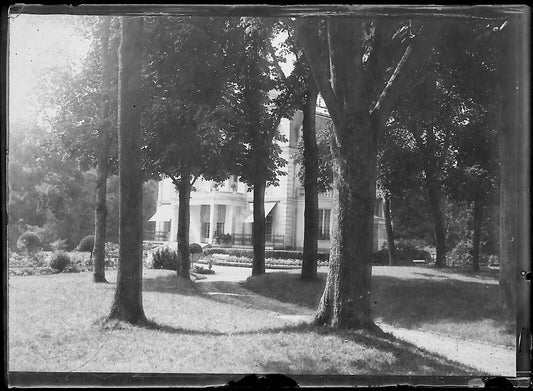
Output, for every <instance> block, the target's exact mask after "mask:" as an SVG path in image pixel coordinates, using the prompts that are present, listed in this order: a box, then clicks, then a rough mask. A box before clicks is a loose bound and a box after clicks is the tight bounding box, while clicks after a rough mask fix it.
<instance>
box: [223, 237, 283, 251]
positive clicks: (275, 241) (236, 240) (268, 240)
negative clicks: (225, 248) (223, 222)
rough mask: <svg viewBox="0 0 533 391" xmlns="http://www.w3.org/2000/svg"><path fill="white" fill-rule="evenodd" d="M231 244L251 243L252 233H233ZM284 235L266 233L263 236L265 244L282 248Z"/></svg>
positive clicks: (242, 244) (247, 244)
mask: <svg viewBox="0 0 533 391" xmlns="http://www.w3.org/2000/svg"><path fill="white" fill-rule="evenodd" d="M231 236H232V241H231V244H237V245H241V246H251V245H252V234H233V235H231ZM284 242H285V236H284V235H268V236H265V245H267V246H272V247H273V248H284V245H285V243H284Z"/></svg>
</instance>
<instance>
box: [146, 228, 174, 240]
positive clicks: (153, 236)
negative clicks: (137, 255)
mask: <svg viewBox="0 0 533 391" xmlns="http://www.w3.org/2000/svg"><path fill="white" fill-rule="evenodd" d="M169 238H170V232H169V231H149V230H148V231H144V240H153V241H156V242H168V240H169Z"/></svg>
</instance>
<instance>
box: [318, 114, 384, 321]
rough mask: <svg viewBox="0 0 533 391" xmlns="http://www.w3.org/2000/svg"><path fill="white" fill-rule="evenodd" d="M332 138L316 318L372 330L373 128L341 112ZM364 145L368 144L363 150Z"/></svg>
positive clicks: (354, 116)
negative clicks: (328, 218) (329, 212)
mask: <svg viewBox="0 0 533 391" xmlns="http://www.w3.org/2000/svg"><path fill="white" fill-rule="evenodd" d="M341 126H342V127H339V126H338V125H336V129H337V132H338V134H339V135H342V139H343V141H344V142H343V144H341V145H339V144H337V142H336V140H335V137H334V136H332V139H331V145H332V148H331V149H332V155H333V187H334V209H333V216H334V219H333V225H334V228H333V231H332V238H331V250H330V261H329V262H330V269H329V273H328V277H327V282H326V287H325V290H324V294H323V296H322V299H321V302H320V305H319V308H318V312H317V315H316V318H315V322H316V323H318V324H329V325H331V326H334V327H339V328H370V329H371V328H374V327H375V324H374V322H373V320H372V315H371V307H370V291H371V280H372V243H373V227H374V206H375V201H376V160H377V140H376V137H375V133H374V131H373V130H374V129H373V126H371V122H370V121H369V120H368V118H367V120H366V121H365V119H364V118H361V117H360V116H358V115H357V114H349V113H346V114H345V122H344V124H342V125H341ZM366 147H368V148H366Z"/></svg>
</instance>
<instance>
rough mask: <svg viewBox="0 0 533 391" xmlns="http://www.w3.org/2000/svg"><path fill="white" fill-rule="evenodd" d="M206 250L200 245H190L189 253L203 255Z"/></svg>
mask: <svg viewBox="0 0 533 391" xmlns="http://www.w3.org/2000/svg"><path fill="white" fill-rule="evenodd" d="M203 252H204V250H203V249H202V246H200V245H199V244H198V243H189V253H190V254H202V253H203Z"/></svg>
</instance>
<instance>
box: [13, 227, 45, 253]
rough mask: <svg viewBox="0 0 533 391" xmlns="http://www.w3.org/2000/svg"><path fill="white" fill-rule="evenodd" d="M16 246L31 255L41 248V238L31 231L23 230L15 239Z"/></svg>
mask: <svg viewBox="0 0 533 391" xmlns="http://www.w3.org/2000/svg"><path fill="white" fill-rule="evenodd" d="M17 247H18V248H19V249H21V250H24V251H26V252H27V253H28V254H30V255H31V254H34V253H36V252H38V251H39V250H40V249H41V247H42V244H41V239H40V238H39V236H38V235H37V234H35V233H33V232H24V233H23V234H22V235H20V237H19V239H18V241H17Z"/></svg>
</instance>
